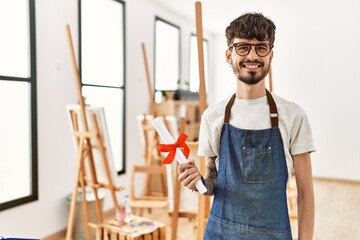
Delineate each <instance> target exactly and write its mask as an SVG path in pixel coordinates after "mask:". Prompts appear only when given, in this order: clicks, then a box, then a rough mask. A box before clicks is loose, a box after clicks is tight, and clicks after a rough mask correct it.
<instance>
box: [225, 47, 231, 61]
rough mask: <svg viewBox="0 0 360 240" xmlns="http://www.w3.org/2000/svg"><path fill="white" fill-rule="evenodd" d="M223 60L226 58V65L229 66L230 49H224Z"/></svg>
mask: <svg viewBox="0 0 360 240" xmlns="http://www.w3.org/2000/svg"><path fill="white" fill-rule="evenodd" d="M225 58H226V61H227V63H228V64H231V51H230V49H226V52H225Z"/></svg>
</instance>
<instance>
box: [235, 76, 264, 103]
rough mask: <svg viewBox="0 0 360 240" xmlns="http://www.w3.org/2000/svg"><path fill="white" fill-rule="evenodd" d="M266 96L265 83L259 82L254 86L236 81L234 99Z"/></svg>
mask: <svg viewBox="0 0 360 240" xmlns="http://www.w3.org/2000/svg"><path fill="white" fill-rule="evenodd" d="M265 95H266V91H265V82H264V80H261V81H260V82H259V83H257V84H255V85H248V84H245V83H243V82H241V81H239V80H237V86H236V98H240V99H255V98H260V97H264V96H265Z"/></svg>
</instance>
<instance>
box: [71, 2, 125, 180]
mask: <svg viewBox="0 0 360 240" xmlns="http://www.w3.org/2000/svg"><path fill="white" fill-rule="evenodd" d="M81 1H82V0H78V16H79V20H78V27H79V74H80V80H81V87H84V86H86V87H100V88H114V89H120V90H122V91H123V99H122V100H123V113H122V115H123V116H122V117H123V119H122V122H123V124H122V128H123V134H122V136H120V137H122V139H121V140H122V144H123V146H122V166H123V168H122V169H121V170H120V171H117V175H118V176H119V175H121V174H125V173H126V159H125V156H126V144H125V141H126V116H125V113H126V47H125V46H126V28H125V27H126V23H125V21H126V3H125V2H124V1H122V0H108V1H115V2H118V3H119V4H122V5H123V6H122V9H123V16H122V22H123V28H122V29H123V37H124V38H123V46H122V47H123V49H124V56H123V85H122V86H119V87H115V86H105V85H96V84H86V83H83V79H82V44H81V41H82V34H81V32H82V31H81V30H82V28H81V19H82V18H81ZM113 161H116V159H113Z"/></svg>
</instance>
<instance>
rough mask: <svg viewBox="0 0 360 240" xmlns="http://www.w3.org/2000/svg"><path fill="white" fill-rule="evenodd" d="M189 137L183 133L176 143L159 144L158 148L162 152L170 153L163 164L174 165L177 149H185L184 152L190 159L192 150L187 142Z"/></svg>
mask: <svg viewBox="0 0 360 240" xmlns="http://www.w3.org/2000/svg"><path fill="white" fill-rule="evenodd" d="M187 137H188V136H187V135H186V134H184V133H181V134H180V136H179V137H178V139H177V140H176V143H173V144H159V145H158V146H157V147H158V149H159V151H160V152H169V154H168V155H167V157H166V158H165V159H164V161H163V162H162V164H169V163H172V161H173V160H174V158H175V153H176V148H183V152H184V155H185V157H186V158H188V157H189V153H190V149H189V147H188V145H186V143H185V140H186V139H187Z"/></svg>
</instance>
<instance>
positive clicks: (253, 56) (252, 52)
mask: <svg viewBox="0 0 360 240" xmlns="http://www.w3.org/2000/svg"><path fill="white" fill-rule="evenodd" d="M250 47H251V48H250V52H249V54H248V55H247V56H246V58H247V59H250V60H253V59H257V58H258V55H257V53H256V51H255V46H250Z"/></svg>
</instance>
